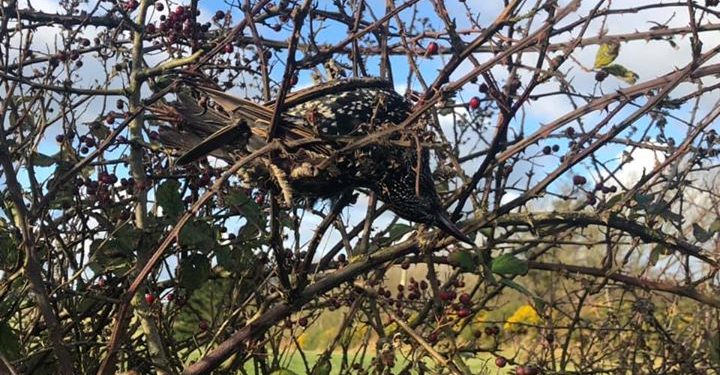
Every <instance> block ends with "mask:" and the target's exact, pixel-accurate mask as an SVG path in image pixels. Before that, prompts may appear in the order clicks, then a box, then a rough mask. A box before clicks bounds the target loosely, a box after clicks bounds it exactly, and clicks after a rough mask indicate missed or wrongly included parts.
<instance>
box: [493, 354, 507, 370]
mask: <svg viewBox="0 0 720 375" xmlns="http://www.w3.org/2000/svg"><path fill="white" fill-rule="evenodd" d="M506 365H507V359H505V357H502V356H501V357H497V358H495V366H497V367H501V368H502V367H505V366H506Z"/></svg>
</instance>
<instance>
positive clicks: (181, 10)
mask: <svg viewBox="0 0 720 375" xmlns="http://www.w3.org/2000/svg"><path fill="white" fill-rule="evenodd" d="M174 13H175V14H176V15H178V16H182V15H183V14H184V13H185V7H184V6H182V5H178V6H177V8H175V12H174Z"/></svg>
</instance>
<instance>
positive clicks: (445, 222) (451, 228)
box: [435, 213, 475, 246]
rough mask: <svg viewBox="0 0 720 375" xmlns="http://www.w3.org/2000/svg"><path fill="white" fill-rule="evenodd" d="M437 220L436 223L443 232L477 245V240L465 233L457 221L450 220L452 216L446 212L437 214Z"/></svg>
mask: <svg viewBox="0 0 720 375" xmlns="http://www.w3.org/2000/svg"><path fill="white" fill-rule="evenodd" d="M436 219H437V221H436V223H435V225H436V226H437V227H438V228H440V229H442V230H443V232H445V233H447V234H449V235H452V236H453V237H455V238H457V239H458V240H460V241H462V242H465V243H467V244H469V245H472V246H475V242H473V240H471V239H470V237H468V236H466V235H465V233H463V232H462V231H461V230H460V228H458V227H457V225H456V224H455V223H453V222H452V220H450V218H449V217H448V216H447V214H445V213H441V214H440V215H438V216H437V218H436Z"/></svg>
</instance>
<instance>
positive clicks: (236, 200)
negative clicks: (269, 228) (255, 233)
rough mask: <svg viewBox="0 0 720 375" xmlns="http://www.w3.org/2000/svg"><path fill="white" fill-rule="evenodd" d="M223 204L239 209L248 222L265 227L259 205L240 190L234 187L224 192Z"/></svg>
mask: <svg viewBox="0 0 720 375" xmlns="http://www.w3.org/2000/svg"><path fill="white" fill-rule="evenodd" d="M225 204H226V205H227V206H228V207H231V208H232V209H233V210H235V211H239V212H240V213H241V214H242V215H243V216H244V217H245V219H246V220H247V221H248V223H249V224H252V225H253V226H256V227H259V228H264V227H265V219H264V217H263V214H262V210H261V209H260V206H258V204H257V203H255V201H254V200H253V199H250V197H248V196H247V195H246V194H245V192H243V191H242V190H240V189H235V190H232V191H230V192H229V193H228V194H226V195H225Z"/></svg>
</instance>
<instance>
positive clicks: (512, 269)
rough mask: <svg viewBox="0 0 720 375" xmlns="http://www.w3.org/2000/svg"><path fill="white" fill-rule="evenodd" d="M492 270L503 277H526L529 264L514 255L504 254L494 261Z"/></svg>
mask: <svg viewBox="0 0 720 375" xmlns="http://www.w3.org/2000/svg"><path fill="white" fill-rule="evenodd" d="M490 270H492V271H493V272H495V273H498V274H501V275H524V274H526V273H527V272H528V264H527V261H524V260H522V259H520V258H518V257H516V256H514V255H512V254H503V255H500V256H498V257H497V258H495V259H493V260H492V263H491V264H490Z"/></svg>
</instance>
